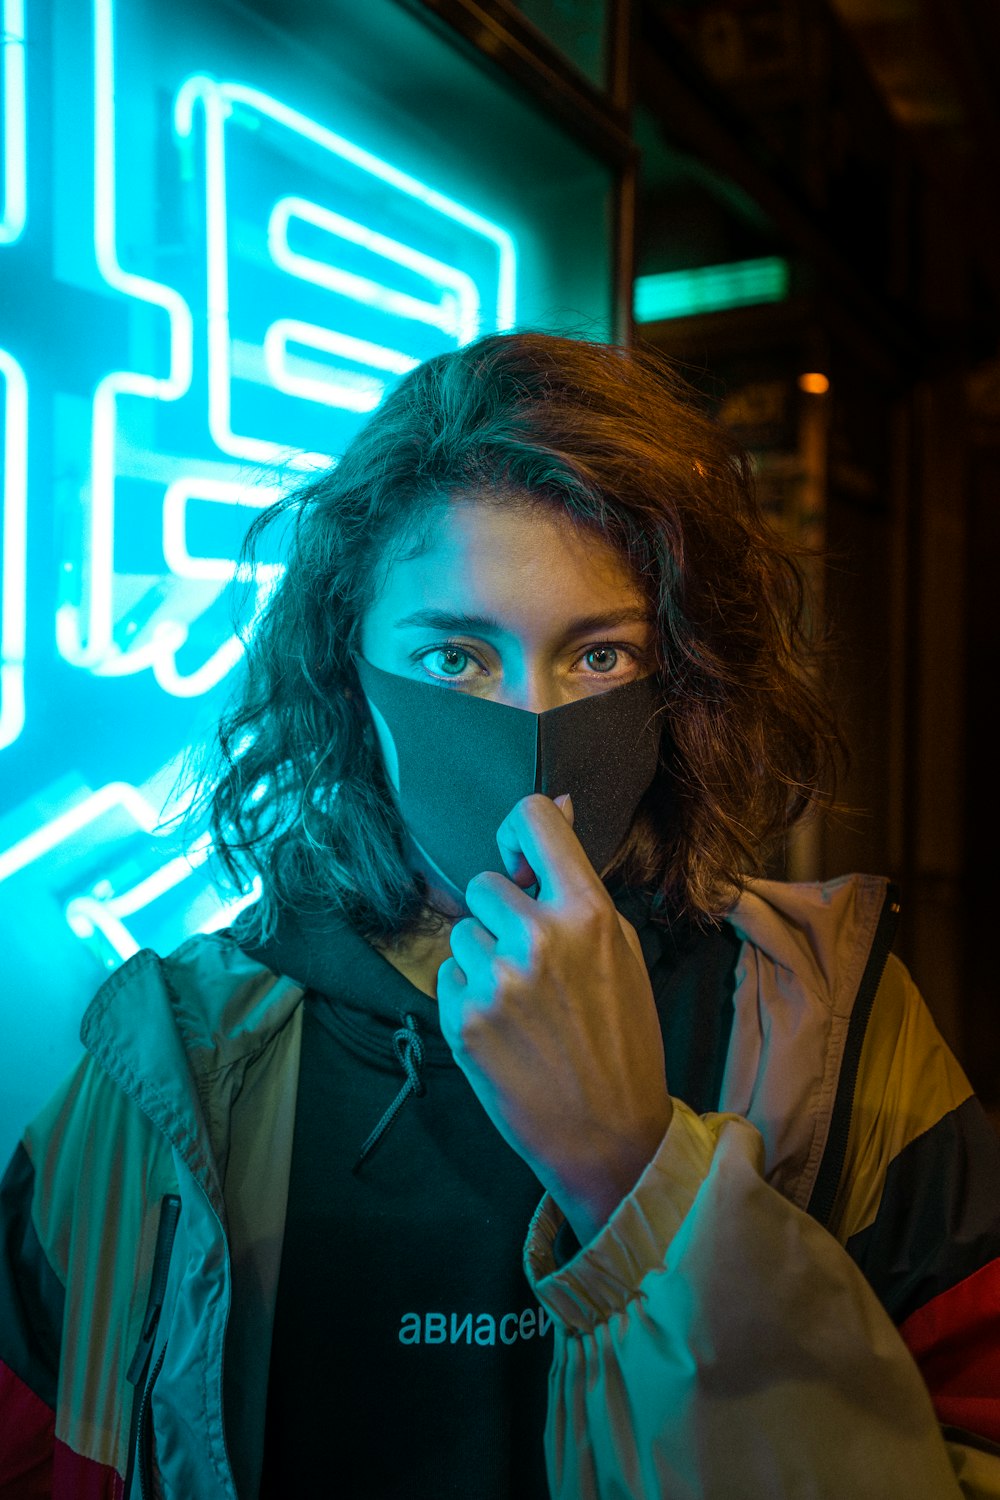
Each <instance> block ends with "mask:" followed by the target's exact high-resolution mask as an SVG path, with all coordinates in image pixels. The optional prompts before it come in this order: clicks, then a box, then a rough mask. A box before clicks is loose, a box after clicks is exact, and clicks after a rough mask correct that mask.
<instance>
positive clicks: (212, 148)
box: [0, 0, 518, 1003]
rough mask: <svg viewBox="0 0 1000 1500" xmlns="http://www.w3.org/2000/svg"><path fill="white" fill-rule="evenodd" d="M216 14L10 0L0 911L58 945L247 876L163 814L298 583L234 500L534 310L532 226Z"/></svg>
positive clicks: (0, 58) (129, 925)
mask: <svg viewBox="0 0 1000 1500" xmlns="http://www.w3.org/2000/svg"><path fill="white" fill-rule="evenodd" d="M212 9H213V7H212V0H206V4H205V5H204V6H203V7H202V10H203V11H212ZM217 9H218V11H219V15H218V16H216V17H215V21H214V26H213V29H212V30H211V34H210V35H209V32H208V30H206V31H205V33H204V37H203V36H202V34H201V33H200V32H199V29H198V27H199V22H198V20H193V18H192V17H191V16H187V15H183V16H181V18H182V19H183V20H184V21H185V24H187V26H188V30H189V35H188V37H187V38H186V39H185V40H183V42H181V41H176V42H174V41H172V43H171V45H172V50H170V49H164V48H158V47H157V46H156V45H155V44H154V42H153V41H152V40H151V37H152V29H153V27H154V24H155V25H156V26H160V27H161V28H162V27H163V26H164V25H165V22H164V21H163V19H162V16H161V15H160V13H159V12H156V13H155V21H154V10H153V8H152V7H151V6H149V7H147V6H146V5H145V3H144V0H135V3H133V4H132V5H130V6H128V7H126V6H120V7H119V6H116V4H115V3H114V0H92V3H91V5H90V6H89V8H88V7H83V6H81V5H79V4H77V3H76V0H47V8H46V4H45V3H43V0H39V6H38V7H37V8H35V9H33V10H32V12H31V14H30V15H29V16H28V17H27V28H28V29H27V34H26V18H25V10H24V4H23V0H0V18H2V52H0V171H2V177H0V484H2V491H0V504H2V510H0V516H2V526H0V549H2V550H0V591H2V592H0V785H2V786H3V787H4V788H5V791H4V792H0V929H2V928H3V926H4V924H6V925H7V929H8V931H13V930H14V929H15V928H18V929H20V927H21V926H23V925H24V924H28V925H30V922H31V921H32V920H35V921H37V922H38V923H39V924H44V923H49V924H50V925H49V926H48V927H47V928H46V931H45V939H46V941H47V942H50V943H51V960H50V961H51V962H52V963H53V964H57V965H58V963H59V962H61V958H60V955H67V969H69V968H72V964H73V960H72V953H71V950H70V949H68V948H66V946H65V944H66V943H67V942H68V943H70V944H71V945H75V946H74V947H73V949H72V951H73V952H79V951H80V949H81V948H82V950H83V951H84V953H85V955H87V960H88V962H92V963H94V964H95V965H96V967H97V968H100V967H104V968H110V967H114V966H115V965H116V964H118V963H120V962H121V961H122V960H123V959H124V958H127V957H128V956H129V955H131V954H132V953H134V952H135V951H136V950H137V949H138V948H139V947H141V946H144V945H150V946H155V947H158V948H161V949H164V948H167V947H169V946H172V945H173V943H174V942H176V941H179V940H180V938H181V937H182V936H184V935H185V934H186V933H187V932H190V931H192V930H198V929H200V930H203V931H209V930H213V929H214V928H217V927H219V926H222V925H225V924H226V923H227V922H228V921H229V920H231V917H232V915H233V914H234V912H235V911H236V910H238V909H239V907H240V906H242V905H245V904H246V903H247V902H249V901H252V900H254V899H256V896H257V894H258V892H257V891H256V889H254V888H251V889H249V890H248V891H246V892H245V893H243V895H242V896H240V897H239V898H238V899H237V900H235V901H233V902H231V903H229V904H225V903H223V902H222V900H221V899H220V897H219V896H218V895H217V894H216V893H215V892H214V890H213V889H212V886H211V884H210V882H209V881H208V880H207V879H206V877H205V871H204V864H205V860H206V858H207V856H208V854H209V852H210V851H209V848H208V846H207V844H206V843H205V841H204V840H199V841H198V842H197V843H196V844H194V845H192V846H191V847H190V848H187V849H184V850H181V851H179V852H178V850H177V848H176V844H175V842H174V840H173V835H172V834H171V833H169V831H164V822H165V820H167V819H169V818H170V817H172V815H173V814H175V813H176V812H178V811H179V809H178V808H177V806H176V805H169V804H168V793H169V792H170V789H171V787H172V785H173V782H174V777H175V772H176V769H177V766H178V763H179V757H180V754H181V752H182V750H183V746H184V744H185V743H186V742H187V741H188V740H190V739H191V738H192V737H194V736H199V737H200V736H201V735H202V734H204V733H206V732H208V730H209V729H210V728H211V723H212V721H213V720H214V718H215V715H216V712H217V708H218V699H219V694H220V693H221V692H223V691H224V690H225V689H226V687H227V680H228V678H229V676H230V673H231V672H232V670H233V668H234V667H235V666H236V665H237V664H238V662H239V660H240V658H241V655H242V652H243V642H244V640H245V639H246V636H247V634H248V632H250V631H252V629H253V626H254V621H255V619H256V618H257V615H258V613H259V611H260V609H261V608H262V607H263V605H264V604H265V603H266V601H267V599H268V597H269V595H270V593H271V591H272V590H273V588H274V587H275V585H276V583H277V582H278V580H279V579H280V577H281V576H282V565H281V561H280V558H274V559H270V560H267V561H264V562H261V563H259V564H258V565H257V567H256V571H255V573H254V575H253V576H252V577H250V578H247V577H245V576H243V575H242V574H241V573H240V571H239V570H238V568H237V564H236V560H235V559H236V556H237V552H238V547H239V543H240V540H241V538H242V535H243V532H244V531H245V529H246V525H247V523H248V521H249V520H250V519H251V517H252V515H253V513H254V511H255V510H256V509H259V508H260V507H264V506H267V505H270V504H271V503H273V501H274V500H275V499H276V498H277V497H278V496H279V495H281V494H282V493H284V492H285V491H286V490H287V488H288V486H289V484H292V483H295V482H298V481H299V480H301V478H302V477H303V475H305V474H308V473H309V472H311V471H312V470H314V469H315V468H317V467H318V466H324V467H325V466H327V465H328V464H330V463H331V462H335V461H336V457H337V454H338V453H339V452H341V451H342V450H343V447H344V446H345V444H346V443H347V442H348V441H349V439H350V437H351V435H352V433H353V432H354V431H355V429H356V427H357V425H358V424H359V423H360V422H361V421H363V420H364V417H365V416H366V414H367V413H369V412H370V411H371V410H372V409H373V408H374V407H375V406H376V405H377V404H378V402H379V401H380V400H381V399H382V397H383V395H384V393H385V391H386V389H387V387H388V385H389V384H390V383H391V382H392V381H394V380H395V379H397V378H398V377H399V376H401V375H403V374H405V373H406V372H407V371H408V370H410V369H412V368H413V367H414V366H415V365H416V364H417V363H419V362H420V361H421V360H423V359H426V358H428V357H429V356H431V355H433V354H435V353H437V352H439V351H442V350H446V349H448V348H455V347H458V346H459V345H461V344H463V343H466V342H468V341H469V340H471V339H473V338H475V337H476V336H477V335H478V334H479V333H481V332H484V331H487V330H490V329H502V328H507V327H510V326H512V325H513V323H514V320H515V316H516V297H517V282H518V256H517V247H516V245H515V240H514V238H513V237H512V235H511V234H510V233H509V232H508V231H507V230H506V229H505V228H504V227H503V226H502V225H501V224H499V223H497V222H495V221H494V220H493V219H492V218H491V217H489V215H488V214H486V213H484V212H483V210H482V205H481V204H476V203H473V202H471V201H470V202H467V201H464V199H463V200H462V201H460V198H459V197H457V196H453V195H450V194H449V193H447V192H446V191H444V188H443V186H442V184H441V183H439V182H438V181H437V180H436V173H435V167H434V157H433V153H429V154H428V156H427V170H426V173H425V174H422V175H419V174H415V173H414V171H413V155H412V152H411V153H410V155H409V156H408V157H407V165H406V169H405V170H404V168H403V167H402V166H399V165H397V164H395V163H394V161H393V160H392V151H391V149H389V145H391V141H390V140H389V137H390V136H391V132H390V131H387V129H386V126H385V121H384V120H383V119H381V118H379V120H378V127H379V134H378V142H379V147H380V152H381V154H377V153H376V152H375V151H374V150H372V149H371V143H370V142H369V141H367V140H366V139H365V133H364V126H363V120H361V121H359V115H358V110H357V109H356V108H355V109H354V111H353V113H352V114H351V116H350V120H349V123H348V124H347V125H345V126H344V127H343V128H342V129H338V128H337V127H338V125H339V124H340V123H341V122H339V121H338V119H337V107H336V106H337V97H336V94H335V93H334V94H332V95H330V96H329V98H330V103H329V107H328V108H327V109H326V111H325V113H324V112H323V111H321V110H320V109H318V108H313V107H310V109H309V110H308V111H306V110H303V109H300V108H297V107H295V103H294V94H295V88H294V84H293V83H290V82H289V74H288V71H287V69H286V71H285V72H284V73H283V74H281V75H279V76H274V77H272V76H270V74H269V68H270V66H271V58H270V57H269V54H268V51H267V49H263V48H256V49H253V50H251V51H248V50H247V48H246V46H245V41H244V42H243V45H242V47H241V45H240V40H241V38H240V33H239V28H238V27H237V26H234V25H233V23H232V19H231V17H230V15H229V11H228V10H227V9H226V8H225V7H221V6H220V7H217ZM182 12H184V7H183V6H182V7H181V8H180V12H179V15H180V14H181V13H182ZM227 26H229V27H230V32H229V33H226V27H227ZM173 30H174V31H177V30H183V27H180V26H179V25H178V26H175V27H173ZM227 34H229V35H231V36H232V38H233V48H232V55H231V56H227V55H226V44H225V41H224V37H225V35H227ZM157 35H160V36H162V35H163V32H162V30H161V32H159V33H157ZM220 38H222V40H220ZM84 40H85V44H84V45H80V44H83V43H84ZM241 57H242V61H241ZM81 58H85V59H86V63H85V66H84V67H83V68H81V66H80V59H81ZM60 69H62V71H61V72H60ZM67 78H72V80H73V82H74V84H75V91H74V90H73V89H67V88H66V87H64V86H63V85H64V84H65V81H66V79H67ZM126 79H127V80H128V87H127V88H123V80H126ZM313 102H314V103H315V100H314V101H313ZM46 131H51V135H52V143H51V144H52V151H51V153H49V152H48V151H47V150H45V149H43V147H42V142H43V140H44V138H45V132H46ZM36 138H37V140H38V142H39V145H38V147H37V148H36V147H35V145H34V144H33V143H34V142H35V140H36ZM401 138H402V137H401ZM387 142H388V145H387ZM36 149H37V154H33V152H36ZM53 158H54V159H55V161H56V163H57V182H58V184H61V186H60V189H59V191H56V189H55V188H54V186H53V182H52V181H51V180H49V179H48V178H47V177H45V178H40V177H39V174H40V173H43V172H47V170H48V163H49V161H50V160H51V159H53ZM53 267H54V270H53V269H52V268H53ZM46 278H48V279H46ZM47 308H57V309H59V311H58V312H57V313H53V315H52V321H51V325H46V329H47V331H46V333H45V334H44V335H43V334H42V333H41V332H40V328H41V324H37V323H36V322H35V321H34V320H33V316H32V313H33V311H35V310H37V316H38V317H40V318H42V317H44V315H45V314H44V309H47ZM29 419H30V420H29ZM29 427H30V431H29ZM241 584H249V585H250V604H249V612H248V613H247V614H245V615H244V617H243V618H242V619H241V620H240V621H239V622H238V624H237V625H235V626H234V619H233V600H234V598H235V595H234V586H237V585H241ZM196 710H197V712H195V711H196ZM43 725H44V728H43V727H42V726H43ZM11 766H16V768H17V770H16V775H15V776H13V777H12V776H10V775H5V772H8V771H9V768H10V767H11ZM12 786H13V787H14V788H15V791H14V794H13V795H11V791H10V789H11V787H12ZM39 912H40V913H42V915H41V916H40V917H39V916H37V913H39ZM32 914H36V915H32ZM53 914H56V916H57V919H58V930H54V929H53V927H52V926H51V923H52V920H53ZM90 987H91V988H92V985H90ZM71 1003H72V1002H71Z"/></svg>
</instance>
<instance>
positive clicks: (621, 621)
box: [393, 605, 653, 641]
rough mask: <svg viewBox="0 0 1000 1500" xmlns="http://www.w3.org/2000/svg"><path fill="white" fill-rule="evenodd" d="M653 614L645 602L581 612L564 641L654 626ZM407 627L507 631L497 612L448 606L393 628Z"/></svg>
mask: <svg viewBox="0 0 1000 1500" xmlns="http://www.w3.org/2000/svg"><path fill="white" fill-rule="evenodd" d="M652 623H653V616H652V615H651V613H650V611H649V609H648V608H646V607H645V606H644V605H630V606H629V607H627V608H623V609H612V610H606V611H605V612H603V613H601V614H594V615H581V616H580V617H579V619H576V620H571V621H570V622H569V624H568V625H567V627H566V629H565V631H564V632H563V639H564V640H567V641H569V640H573V639H574V638H575V637H576V636H579V635H588V634H589V633H590V632H591V631H594V630H608V629H611V628H612V627H614V626H616V625H628V624H643V625H652ZM405 626H423V627H425V628H429V629H431V630H467V631H469V632H476V633H479V634H481V635H506V634H507V631H506V629H505V627H504V626H503V625H502V624H501V622H500V621H499V620H498V619H497V618H496V616H495V615H470V614H465V613H463V612H462V611H456V610H448V609H418V610H416V612H415V613H414V614H412V615H406V616H405V617H404V618H403V619H401V620H397V621H396V622H395V625H394V627H393V628H394V629H397V630H398V629H401V628H403V627H405Z"/></svg>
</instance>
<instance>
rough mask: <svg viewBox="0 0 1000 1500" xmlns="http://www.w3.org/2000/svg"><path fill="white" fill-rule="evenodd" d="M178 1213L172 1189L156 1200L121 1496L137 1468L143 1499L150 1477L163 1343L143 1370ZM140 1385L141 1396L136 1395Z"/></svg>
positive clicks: (150, 1347) (126, 1492)
mask: <svg viewBox="0 0 1000 1500" xmlns="http://www.w3.org/2000/svg"><path fill="white" fill-rule="evenodd" d="M180 1213H181V1200H180V1198H179V1197H178V1196H177V1194H176V1193H167V1194H165V1195H164V1197H163V1199H162V1200H161V1203H160V1223H159V1228H158V1229H157V1232H156V1248H155V1250H154V1251H153V1274H152V1276H151V1277H150V1283H149V1298H148V1300H147V1302H146V1314H145V1317H144V1318H143V1320H142V1334H141V1336H140V1338H139V1344H138V1347H137V1348H136V1351H135V1354H134V1355H133V1356H132V1362H131V1364H130V1365H129V1367H128V1371H127V1376H126V1378H127V1379H128V1381H129V1383H130V1384H131V1385H133V1386H134V1387H135V1395H134V1397H133V1399H132V1421H131V1423H130V1425H129V1443H128V1448H129V1453H128V1469H127V1471H126V1474H125V1485H124V1489H123V1491H122V1494H123V1497H124V1500H129V1491H130V1488H131V1484H132V1478H133V1475H134V1474H135V1472H136V1470H137V1469H138V1475H139V1490H140V1493H141V1495H142V1497H143V1500H146V1495H147V1493H148V1491H147V1483H148V1482H149V1481H151V1475H150V1474H149V1472H148V1469H149V1462H148V1454H147V1452H146V1448H147V1446H148V1445H147V1443H146V1431H147V1426H148V1421H149V1404H150V1399H151V1396H152V1391H153V1385H154V1383H155V1381H156V1377H157V1375H159V1373H160V1369H161V1367H162V1365H163V1358H164V1355H165V1354H166V1352H167V1346H166V1344H164V1345H163V1347H162V1349H161V1350H160V1353H159V1357H158V1358H157V1361H156V1364H155V1366H154V1368H153V1371H152V1373H151V1374H150V1376H149V1379H148V1380H147V1379H146V1373H147V1371H148V1370H149V1364H150V1360H151V1359H152V1356H153V1342H154V1340H155V1338H156V1330H157V1327H158V1326H159V1322H160V1313H161V1312H162V1311H163V1297H164V1293H165V1292H166V1287H167V1272H168V1271H169V1269H170V1256H171V1253H172V1251H173V1248H174V1237H175V1235H176V1233H177V1222H178V1220H179V1218H180ZM140 1389H141V1392H142V1394H141V1396H140Z"/></svg>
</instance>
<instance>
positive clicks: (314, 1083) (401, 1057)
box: [246, 892, 739, 1500]
mask: <svg viewBox="0 0 1000 1500" xmlns="http://www.w3.org/2000/svg"><path fill="white" fill-rule="evenodd" d="M615 902H616V905H617V907H618V909H619V910H620V911H622V912H623V914H624V915H625V916H627V917H628V919H629V920H630V921H631V922H632V923H633V925H635V927H636V929H637V931H638V933H639V936H640V940H641V942H642V947H643V954H644V956H645V958H646V963H647V967H648V968H649V970H650V975H651V978H652V981H653V990H654V995H655V996H656V999H657V1007H658V1011H659V1014H660V1020H661V1025H662V1027H663V1034H664V1048H665V1053H666V1057H667V1072H668V1080H669V1082H670V1087H671V1091H672V1092H673V1093H677V1094H680V1095H681V1096H682V1097H684V1098H685V1099H686V1100H687V1102H688V1103H690V1104H691V1106H692V1108H695V1109H697V1110H698V1111H699V1112H701V1111H704V1110H708V1109H713V1108H715V1107H716V1106H717V1100H718V1094H719V1087H720V1085H721V1079H722V1072H723V1068H724V1065H725V1054H726V1047H727V1044H728V1036H729V1029H730V1026H731V1021H732V1005H731V997H732V991H733V966H734V963H735V958H736V954H737V951H738V949H739V942H738V939H737V938H736V936H735V933H734V932H733V931H732V929H731V928H730V927H729V926H728V924H723V925H722V927H721V928H719V929H714V930H709V931H708V932H700V931H698V930H697V929H694V928H692V927H689V926H687V925H686V924H678V925H675V926H674V927H673V928H672V929H670V930H669V931H667V930H665V929H663V928H662V927H660V926H654V925H653V924H651V923H649V922H648V920H647V917H648V898H647V897H646V896H645V895H644V894H643V893H634V892H618V893H616V894H615ZM246 951H248V952H250V953H251V954H252V956H253V957H254V958H258V959H260V960H262V961H263V962H265V963H266V964H268V965H269V967H271V968H272V969H274V970H275V971H276V972H279V973H283V974H287V975H289V976H290V977H291V978H293V979H295V980H297V981H298V982H299V983H301V984H303V985H304V986H305V987H306V990H307V993H306V996H305V1000H304V1005H305V1016H304V1023H303V1032H302V1060H301V1064H300V1075H299V1091H298V1097H297V1102H296V1121H295V1138H294V1146H293V1153H292V1167H291V1179H290V1183H289V1201H288V1214H287V1219H286V1226H285V1237H284V1242H283V1247H282V1261H281V1275H280V1281H279V1287H278V1298H277V1307H276V1311H275V1325H274V1337H273V1344H272V1351H271V1376H270V1387H269V1396H268V1411H267V1433H266V1440H265V1458H264V1475H263V1481H262V1488H261V1496H262V1500H278V1497H282V1500H284V1497H286V1496H289V1495H296V1496H298V1495H309V1496H325V1495H327V1494H330V1495H333V1494H337V1495H340V1494H343V1495H344V1496H350V1497H355V1496H357V1497H364V1500H381V1497H385V1500H389V1497H396V1496H400V1497H402V1496H406V1497H407V1500H444V1497H448V1496H455V1497H459V1496H461V1497H463V1500H501V1497H504V1500H508V1497H509V1500H546V1497H547V1495H548V1489H547V1485H546V1480H545V1469H544V1460H543V1448H542V1433H543V1428H544V1422H545V1410H546V1391H547V1379H548V1369H549V1364H550V1361H551V1353H552V1336H551V1331H550V1324H549V1320H548V1318H547V1315H546V1314H545V1313H544V1311H543V1310H542V1308H541V1307H540V1306H539V1304H538V1303H537V1302H536V1301H535V1299H534V1297H533V1296H532V1294H531V1292H530V1291H529V1289H528V1284H527V1281H526V1279H525V1276H524V1272H523V1270H522V1265H521V1250H522V1245H523V1243H524V1238H525V1234H526V1230H527V1226H528V1222H529V1220H530V1218H531V1215H532V1213H533V1212H534V1210H535V1208H536V1207H537V1205H538V1202H539V1200H540V1199H541V1197H542V1193H543V1189H542V1186H541V1184H540V1183H539V1181H538V1179H537V1178H536V1177H535V1175H534V1173H533V1172H532V1171H531V1170H530V1168H529V1167H528V1166H527V1165H526V1164H525V1163H524V1162H523V1161H522V1160H521V1158H520V1157H519V1156H518V1155H517V1154H516V1152H514V1151H513V1150H512V1149H511V1148H510V1147H509V1146H508V1145H507V1143H506V1142H505V1141H504V1140H503V1138H502V1137H501V1136H500V1135H499V1134H498V1132H497V1131H496V1129H495V1128H494V1126H493V1124H492V1123H491V1121H490V1119H489V1117H488V1116H487V1114H486V1113H485V1111H484V1110H483V1108H482V1106H481V1105H480V1103H479V1101H478V1099H477V1098H476V1095H475V1093H474V1092H473V1090H472V1087H471V1085H470V1084H469V1083H468V1081H467V1079H466V1078H465V1075H464V1074H463V1073H462V1071H461V1069H460V1068H459V1067H458V1065H457V1064H456V1063H455V1062H454V1060H453V1058H452V1056H451V1052H450V1049H449V1047H448V1044H447V1042H446V1041H445V1040H444V1037H443V1035H442V1033H441V1028H440V1025H439V1024H438V1018H437V1003H436V1001H435V1000H433V999H432V998H431V997H429V996H427V995H425V994H423V993H422V991H420V990H418V989H417V988H416V986H415V985H413V984H411V982H410V981H409V980H408V979H406V978H405V977H404V976H403V975H402V974H400V973H399V972H398V970H396V969H395V968H393V966H392V965H391V964H390V963H388V961H387V960H386V959H384V958H383V957H382V956H381V955H380V954H379V953H377V952H376V951H375V949H374V948H372V947H371V946H370V945H369V944H368V943H367V942H366V941H365V940H364V938H362V937H360V936H359V935H358V934H357V933H355V932H354V931H353V930H351V929H350V928H349V927H347V926H346V925H345V924H343V923H341V922H337V921H332V920H331V921H326V922H323V923H319V922H316V921H311V922H309V923H306V922H305V921H304V920H303V921H298V922H290V923H288V924H286V926H285V927H284V929H283V930H282V931H281V932H280V933H279V936H278V938H277V939H276V940H275V941H274V942H273V943H271V944H269V945H268V946H267V947H266V948H256V949H252V948H250V947H249V946H248V947H247V949H246ZM559 1248H560V1246H557V1251H558V1249H559ZM575 1248H576V1246H575V1242H574V1241H573V1239H572V1233H571V1231H570V1230H569V1226H568V1225H565V1226H564V1233H563V1235H562V1236H561V1249H562V1253H563V1255H564V1256H565V1255H568V1254H571V1253H572V1252H573V1250H574V1249H575Z"/></svg>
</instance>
